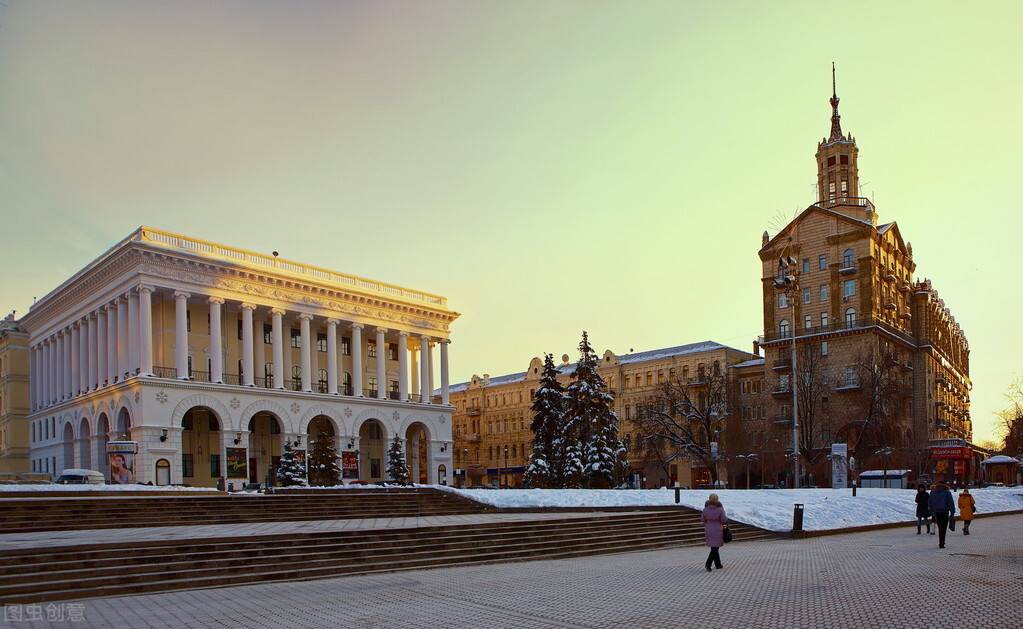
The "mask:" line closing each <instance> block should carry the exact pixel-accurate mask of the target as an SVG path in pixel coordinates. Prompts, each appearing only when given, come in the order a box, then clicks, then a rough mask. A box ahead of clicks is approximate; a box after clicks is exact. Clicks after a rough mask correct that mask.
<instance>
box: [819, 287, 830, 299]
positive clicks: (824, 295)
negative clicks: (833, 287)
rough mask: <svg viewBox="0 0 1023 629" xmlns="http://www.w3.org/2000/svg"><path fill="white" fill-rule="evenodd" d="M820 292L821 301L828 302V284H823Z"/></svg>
mask: <svg viewBox="0 0 1023 629" xmlns="http://www.w3.org/2000/svg"><path fill="white" fill-rule="evenodd" d="M819 292H820V300H821V301H827V300H828V285H827V284H821V287H820V291H819Z"/></svg>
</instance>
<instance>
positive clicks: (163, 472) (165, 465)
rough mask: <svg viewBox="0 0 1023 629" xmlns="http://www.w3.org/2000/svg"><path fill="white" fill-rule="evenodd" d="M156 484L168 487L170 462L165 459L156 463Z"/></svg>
mask: <svg viewBox="0 0 1023 629" xmlns="http://www.w3.org/2000/svg"><path fill="white" fill-rule="evenodd" d="M156 484H157V485H170V461H168V460H167V459H160V460H158V461H157V462H156Z"/></svg>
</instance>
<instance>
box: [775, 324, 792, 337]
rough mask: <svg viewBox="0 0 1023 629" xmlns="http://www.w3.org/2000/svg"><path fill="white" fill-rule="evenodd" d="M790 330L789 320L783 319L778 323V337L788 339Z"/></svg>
mask: <svg viewBox="0 0 1023 629" xmlns="http://www.w3.org/2000/svg"><path fill="white" fill-rule="evenodd" d="M790 329H791V328H790V327H789V320H788V319H782V320H781V321H779V322H778V335H779V336H781V337H782V338H788V336H789V330H790Z"/></svg>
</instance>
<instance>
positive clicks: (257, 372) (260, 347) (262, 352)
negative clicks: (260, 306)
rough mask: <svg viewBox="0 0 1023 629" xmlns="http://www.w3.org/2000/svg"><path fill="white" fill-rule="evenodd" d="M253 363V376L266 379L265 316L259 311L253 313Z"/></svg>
mask: <svg viewBox="0 0 1023 629" xmlns="http://www.w3.org/2000/svg"><path fill="white" fill-rule="evenodd" d="M252 363H253V365H252V371H253V372H254V373H253V376H254V377H255V378H264V379H265V378H266V372H265V371H264V370H265V369H266V343H264V342H263V315H262V314H261V313H260V312H259V311H258V310H253V311H252ZM263 386H264V387H265V386H266V382H264V383H263Z"/></svg>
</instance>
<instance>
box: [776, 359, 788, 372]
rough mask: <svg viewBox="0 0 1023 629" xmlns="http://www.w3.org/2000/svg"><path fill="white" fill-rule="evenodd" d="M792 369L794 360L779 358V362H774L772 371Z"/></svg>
mask: <svg viewBox="0 0 1023 629" xmlns="http://www.w3.org/2000/svg"><path fill="white" fill-rule="evenodd" d="M791 368H792V359H791V358H779V359H778V360H776V361H774V365H773V366H772V369H779V370H780V369H791Z"/></svg>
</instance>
